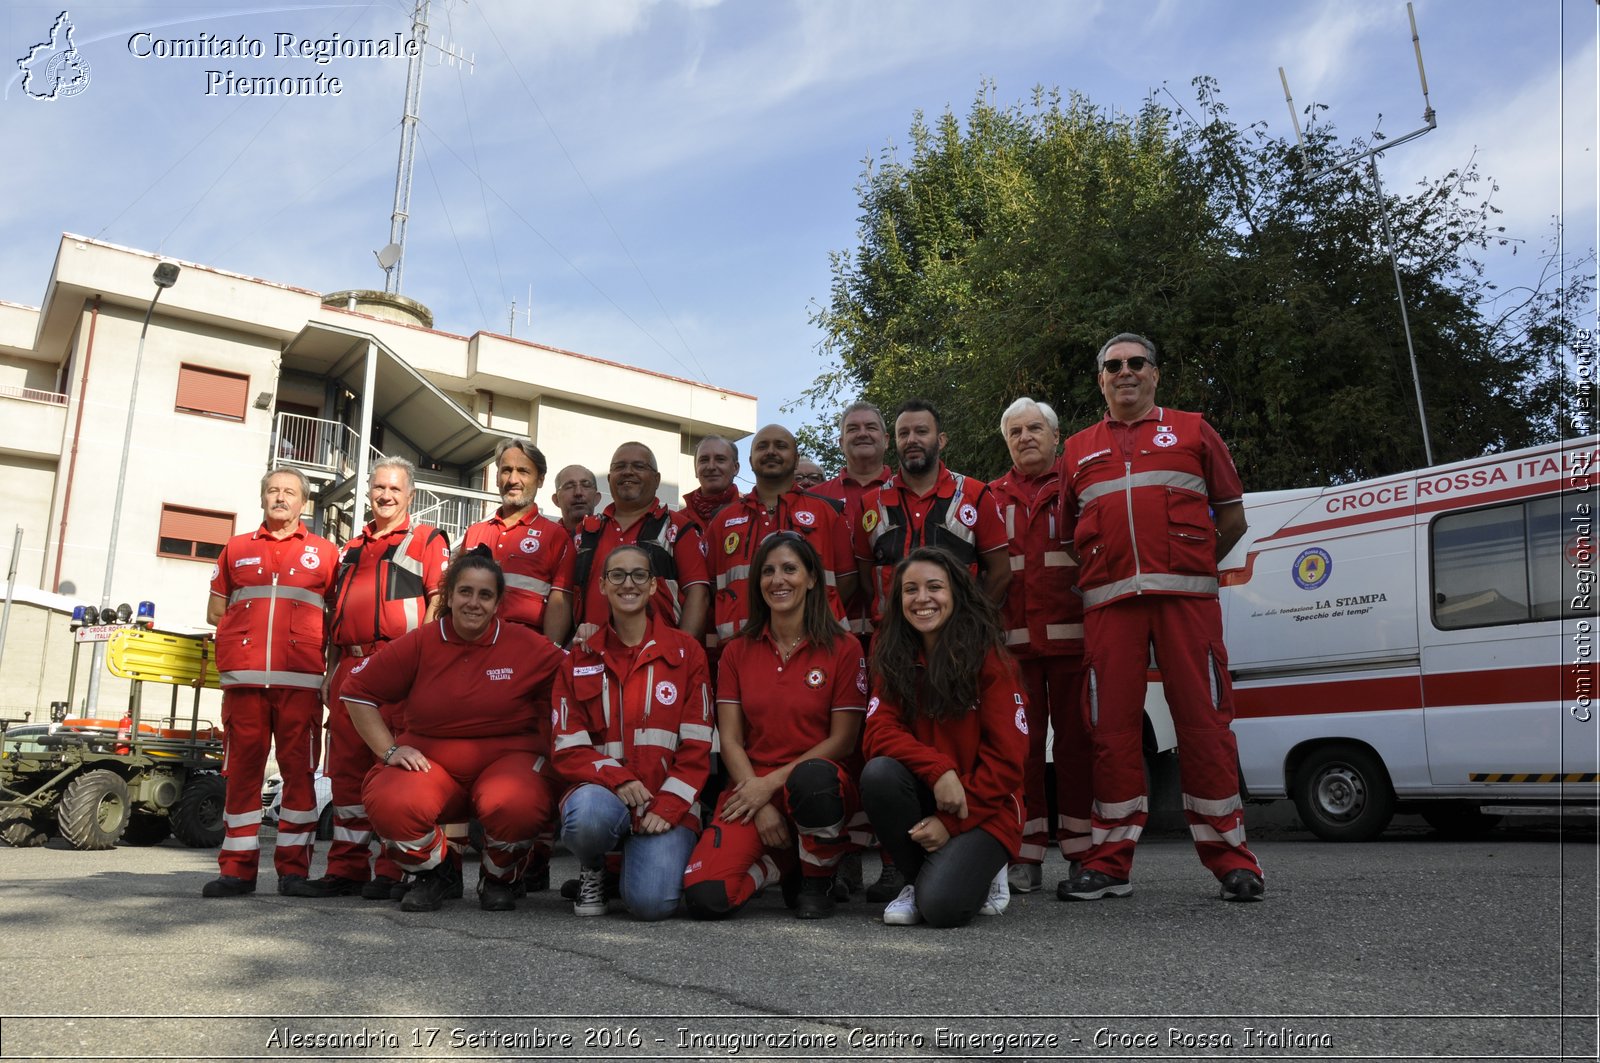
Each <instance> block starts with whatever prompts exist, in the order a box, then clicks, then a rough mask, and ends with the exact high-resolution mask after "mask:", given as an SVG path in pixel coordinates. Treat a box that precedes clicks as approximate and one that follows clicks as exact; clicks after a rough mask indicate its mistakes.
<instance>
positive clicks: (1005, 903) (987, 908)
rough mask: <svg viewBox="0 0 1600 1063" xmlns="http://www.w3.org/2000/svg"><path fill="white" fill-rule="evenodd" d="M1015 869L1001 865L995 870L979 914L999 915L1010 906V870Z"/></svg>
mask: <svg viewBox="0 0 1600 1063" xmlns="http://www.w3.org/2000/svg"><path fill="white" fill-rule="evenodd" d="M1020 866H1023V867H1027V866H1030V865H1027V864H1023V865H1020ZM1036 869H1037V868H1036ZM1015 870H1016V868H1014V867H1013V868H1006V867H1002V868H1001V869H1000V870H999V871H997V872H995V876H994V881H993V882H991V883H989V899H988V900H986V901H984V902H983V907H981V908H979V909H978V914H979V915H1000V914H1002V913H1003V912H1004V911H1005V910H1006V909H1007V908H1009V907H1010V906H1011V872H1012V871H1015Z"/></svg>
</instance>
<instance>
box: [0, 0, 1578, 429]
mask: <svg viewBox="0 0 1600 1063" xmlns="http://www.w3.org/2000/svg"><path fill="white" fill-rule="evenodd" d="M411 6H412V4H411V0H372V2H357V3H300V4H252V3H223V2H206V3H182V2H167V3H136V2H130V0H116V2H114V3H113V2H105V0H101V2H93V3H74V4H71V6H69V7H67V9H66V10H67V11H68V12H69V14H70V17H71V19H72V21H73V23H74V25H75V27H76V29H75V43H76V45H77V48H78V50H79V52H80V54H81V55H82V57H83V58H84V60H86V61H87V63H88V64H89V69H90V81H89V84H88V86H87V88H85V89H84V91H82V92H81V93H79V94H77V95H75V96H73V97H71V98H58V99H55V100H52V101H40V100H35V99H30V98H28V97H27V96H26V94H25V93H24V92H23V91H22V86H21V81H20V74H18V73H17V72H16V65H15V60H16V59H17V58H18V57H21V56H23V55H25V54H26V53H27V51H28V49H29V47H30V46H31V45H33V44H36V43H38V42H39V41H40V40H42V39H44V38H45V37H47V36H48V33H49V30H50V27H51V24H52V23H53V22H54V20H55V18H56V16H57V15H58V14H59V13H60V12H61V10H62V4H61V0H56V2H55V3H51V4H40V3H34V2H32V0H8V2H7V3H6V5H5V8H4V11H3V12H0V35H3V48H0V51H3V53H4V58H5V60H6V65H5V68H4V71H3V73H0V77H5V78H7V79H8V80H6V81H5V83H4V89H5V98H4V99H3V100H0V121H3V123H4V131H5V143H6V145H7V148H8V151H7V155H8V158H9V164H8V165H7V166H5V167H3V168H0V233H3V235H4V244H5V248H6V253H5V255H4V256H3V258H0V299H4V300H7V301H11V302H18V303H25V304H30V305H37V304H38V302H39V301H40V299H41V297H42V295H43V291H44V286H45V283H46V281H47V279H48V272H49V263H50V261H51V258H52V256H53V254H54V251H55V247H56V243H57V241H58V239H59V237H60V234H61V233H62V232H63V231H69V232H75V233H82V234H86V235H89V236H95V237H99V238H101V239H105V240H109V241H112V242H115V243H119V244H123V245H127V246H131V247H136V248H141V249H148V250H155V251H160V252H161V253H164V254H168V255H172V256H174V257H178V258H183V259H187V260H190V261H196V262H201V263H205V264H207V265H212V266H217V267H220V268H224V269H228V270H234V271H238V272H241V273H246V274H251V275H255V276H259V277H263V278H266V279H269V280H273V281H278V282H282V283H286V284H292V285H296V286H301V287H306V288H312V289H317V290H324V291H331V290H337V289H343V288H351V287H382V282H383V276H382V273H381V271H380V270H379V269H378V267H377V265H376V263H375V261H374V258H373V252H374V251H375V250H376V249H377V248H380V247H382V246H383V245H384V244H385V243H386V242H387V241H388V232H389V215H390V210H391V207H392V204H393V197H394V178H395V162H396V155H397V151H398V145H399V119H400V112H401V103H402V97H403V93H404V85H405V63H404V61H403V60H397V59H347V60H336V61H334V62H332V63H329V64H328V65H325V66H319V65H316V64H314V63H312V62H310V61H308V60H305V59H278V58H274V57H273V54H272V53H273V46H274V34H277V33H289V34H293V35H294V36H295V37H313V38H325V37H329V36H331V35H333V34H334V33H337V34H339V35H340V36H342V37H345V38H357V39H360V38H377V37H388V36H391V35H392V34H393V33H395V32H396V31H405V30H406V29H407V26H408V23H409V12H410V9H411ZM1416 9H1417V20H1418V25H1419V29H1420V31H1421V35H1422V47H1423V54H1424V58H1425V60H1426V64H1427V74H1428V82H1429V88H1430V90H1431V93H1432V102H1433V105H1434V107H1435V108H1436V110H1437V111H1438V115H1439V128H1438V129H1437V130H1436V131H1434V132H1433V133H1430V134H1428V135H1427V136H1425V137H1423V138H1421V139H1420V140H1418V141H1416V142H1414V143H1411V144H1408V145H1404V146H1402V147H1400V148H1398V149H1396V150H1395V151H1394V153H1393V154H1392V156H1389V157H1387V158H1386V159H1385V160H1384V161H1383V163H1382V166H1383V173H1384V180H1385V183H1386V184H1387V186H1388V187H1389V188H1390V189H1391V190H1403V189H1406V188H1408V187H1409V186H1411V185H1413V184H1414V183H1415V182H1416V181H1418V180H1420V179H1423V178H1425V177H1427V176H1430V175H1440V174H1443V173H1445V172H1447V171H1448V170H1449V169H1450V168H1451V167H1454V166H1459V165H1462V164H1465V163H1466V162H1467V161H1468V160H1469V159H1471V158H1472V157H1473V156H1474V153H1476V159H1477V162H1478V163H1479V164H1480V165H1481V167H1482V169H1483V171H1484V172H1485V173H1487V174H1489V175H1492V176H1493V177H1494V178H1495V179H1496V181H1497V182H1498V184H1499V186H1500V187H1499V191H1498V192H1496V193H1495V202H1496V203H1497V204H1498V205H1499V206H1500V207H1501V208H1503V209H1504V210H1505V214H1504V215H1503V217H1502V221H1503V223H1504V224H1505V225H1506V226H1507V233H1508V235H1510V236H1513V237H1516V238H1518V239H1519V240H1521V241H1525V242H1523V243H1520V244H1518V245H1517V247H1518V253H1517V255H1516V256H1515V257H1511V256H1509V255H1506V254H1505V253H1503V252H1501V253H1496V255H1494V256H1493V257H1492V258H1491V260H1490V267H1491V274H1492V275H1493V277H1494V278H1495V279H1497V280H1499V281H1500V282H1501V283H1502V284H1503V285H1505V286H1507V287H1510V286H1512V285H1515V284H1520V283H1528V282H1529V281H1530V280H1531V278H1532V277H1533V276H1534V275H1535V274H1536V273H1537V268H1538V261H1539V256H1541V255H1544V254H1547V253H1549V251H1550V234H1551V224H1552V222H1553V220H1554V219H1555V218H1557V217H1561V218H1564V219H1565V222H1566V225H1567V246H1566V250H1567V254H1568V257H1569V258H1572V259H1577V258H1581V257H1582V256H1583V255H1584V254H1586V253H1588V251H1589V250H1590V249H1591V248H1593V247H1594V246H1595V243H1596V221H1595V218H1596V213H1595V198H1596V168H1595V167H1596V161H1595V150H1594V149H1595V128H1596V106H1595V100H1596V48H1595V42H1596V8H1595V5H1594V4H1593V3H1592V2H1588V0H1521V2H1516V3H1508V2H1504V0H1449V2H1446V0H1419V2H1418V3H1417V4H1416ZM1563 15H1564V20H1563ZM432 23H433V32H432V34H431V38H430V39H431V40H432V41H433V42H435V43H448V44H450V45H451V46H453V47H455V48H457V49H459V50H460V51H462V52H464V53H467V54H470V55H471V56H472V57H473V58H474V60H475V63H474V66H473V69H472V70H471V71H470V72H464V71H463V70H461V69H460V68H458V67H453V66H441V65H439V64H438V62H437V55H436V54H434V55H432V56H430V61H429V65H428V67H427V70H426V73H425V75H424V82H423V88H422V108H421V113H422V119H423V123H424V129H423V134H422V149H421V150H420V151H419V152H418V159H417V168H416V174H415V183H414V189H413V194H412V202H411V223H410V234H409V240H408V245H407V254H406V260H405V276H404V284H403V288H402V290H403V292H404V293H405V294H407V295H409V296H411V297H413V298H416V299H419V300H420V301H422V302H423V303H425V304H427V305H428V306H429V307H430V308H431V309H432V310H433V311H434V314H435V316H436V321H437V324H438V327H440V328H443V329H445V330H448V331H451V332H457V333H464V334H470V333H472V332H474V331H476V330H478V329H489V330H492V331H497V332H505V331H507V330H508V327H509V325H508V320H509V315H510V305H511V303H512V301H513V300H515V302H516V305H517V308H518V310H519V311H523V312H525V311H527V310H528V299H529V290H530V287H531V289H532V302H533V305H532V321H531V323H530V322H529V320H528V318H527V316H525V313H524V315H523V316H521V318H520V320H518V321H517V323H516V325H515V334H516V335H518V336H521V337H527V338H531V339H535V340H538V341H541V342H546V343H550V344H553V345H556V346H559V347H566V348H569V349H573V350H578V351H582V352H584V353H587V354H593V355H597V356H601V357H605V358H612V359H617V360H621V361H625V362H629V363H631V364H635V365H638V366H642V367H645V368H649V369H653V370H658V371H661V372H666V373H672V374H675V375H679V376H687V377H694V378H698V379H703V380H708V381H709V382H711V383H713V384H716V385H719V386H723V387H728V388H732V389H734V390H737V391H742V392H746V393H750V394H754V395H756V396H757V397H758V398H759V399H760V417H761V419H762V420H763V421H768V420H781V421H784V422H785V423H790V424H795V423H797V422H798V421H799V420H800V416H799V415H793V414H788V415H786V414H783V413H781V412H780V409H779V407H780V404H782V403H784V402H786V401H789V400H791V399H793V398H795V397H796V396H797V395H798V394H799V393H800V391H801V390H802V389H803V388H805V387H806V386H807V385H808V384H810V383H811V381H812V380H813V379H814V378H815V376H816V375H817V374H818V373H819V372H820V371H821V370H822V369H823V368H824V366H823V361H822V358H821V356H820V354H819V353H818V351H817V342H818V339H819V333H818V331H817V330H816V329H815V328H814V327H813V326H812V325H811V324H809V321H808V318H809V316H810V314H811V312H812V310H813V308H814V307H815V306H816V305H817V304H819V303H820V302H823V301H825V300H826V299H827V297H828V290H829V281H830V274H829V266H828V256H829V253H830V252H833V251H843V250H848V249H850V248H851V247H853V246H854V241H855V228H856V221H857V213H858V200H857V197H856V193H855V185H856V182H857V180H858V179H859V177H860V174H861V171H862V164H863V161H864V160H865V159H866V158H868V157H869V156H877V155H878V154H879V153H881V152H883V151H885V150H888V149H890V148H891V147H892V146H894V145H896V144H899V145H902V146H903V145H904V144H905V140H906V131H907V129H908V127H909V125H910V122H911V119H912V115H913V112H914V111H916V110H918V109H922V110H924V111H925V112H927V113H929V114H930V115H932V114H937V113H939V112H941V111H943V110H944V109H945V108H947V107H951V108H954V109H955V110H956V111H957V112H958V113H965V111H966V109H967V107H968V105H969V103H970V102H971V100H972V99H973V97H974V96H975V94H976V92H977V91H978V88H979V85H980V82H981V80H982V79H985V78H987V79H990V80H992V81H993V82H994V85H995V98H996V100H997V101H999V102H1010V101H1015V100H1020V99H1024V98H1026V97H1027V96H1028V94H1029V91H1030V89H1031V88H1032V87H1033V86H1034V85H1045V86H1059V87H1060V88H1061V89H1062V90H1063V91H1071V90H1077V91H1079V92H1081V93H1083V94H1085V95H1086V96H1087V97H1088V98H1089V99H1090V100H1092V101H1093V102H1094V103H1096V104H1099V105H1101V106H1103V107H1106V108H1115V109H1120V110H1124V111H1133V110H1136V109H1137V108H1138V107H1139V105H1140V104H1141V102H1142V101H1143V100H1144V99H1145V97H1146V95H1147V94H1148V93H1149V92H1150V91H1151V90H1152V89H1157V88H1159V87H1160V86H1162V85H1166V86H1168V87H1169V88H1170V89H1171V91H1172V92H1173V93H1174V94H1176V95H1177V96H1178V97H1179V98H1180V99H1181V100H1183V101H1184V102H1185V103H1192V94H1191V93H1190V91H1189V82H1190V79H1191V78H1193V77H1195V76H1196V75H1200V74H1211V75H1214V76H1216V77H1217V78H1218V79H1220V81H1221V85H1222V90H1223V94H1224V99H1225V101H1226V102H1227V104H1228V106H1229V108H1230V113H1231V116H1232V117H1233V118H1234V119H1236V120H1237V121H1240V122H1241V123H1243V122H1249V121H1255V120H1262V121H1265V122H1266V123H1267V125H1268V127H1269V129H1270V131H1271V132H1273V133H1274V134H1288V132H1289V126H1288V116H1287V110H1286V108H1285V105H1284V101H1283V94H1282V90H1281V88H1280V86H1279V82H1278V74H1277V68H1278V67H1279V66H1280V65H1282V66H1285V67H1286V68H1287V69H1288V73H1289V78H1290V85H1291V87H1292V89H1293V90H1294V93H1295V99H1296V102H1297V104H1299V105H1301V106H1304V105H1306V104H1309V103H1311V102H1318V103H1323V104H1327V105H1329V106H1330V108H1331V110H1330V111H1329V113H1328V117H1329V118H1330V119H1331V120H1332V121H1333V122H1334V123H1335V124H1336V126H1337V127H1338V129H1339V131H1340V132H1341V133H1342V134H1345V135H1352V134H1365V133H1367V132H1368V131H1369V130H1371V129H1372V128H1374V126H1375V125H1377V124H1378V123H1379V117H1378V116H1379V115H1380V114H1381V115H1382V119H1381V128H1382V130H1383V131H1384V132H1385V133H1386V134H1388V135H1390V136H1395V135H1398V134H1400V133H1403V132H1407V131H1409V130H1411V129H1414V128H1416V127H1418V126H1419V125H1421V113H1422V102H1421V98H1420V92H1419V90H1418V85H1417V73H1416V65H1415V61H1414V59H1413V56H1412V50H1411V42H1410V33H1409V29H1408V24H1407V21H1406V10H1405V4H1404V2H1403V0H1331V2H1318V0H1307V2H1287V3H1283V2H1279V3H1270V2H1256V0H1151V2H1139V0H1125V2H1121V3H1094V2H1053V3H1044V2H1035V3H1017V2H978V0H916V2H898V0H871V2H869V0H808V2H787V0H759V2H758V0H724V2H720V3H719V2H716V0H581V2H580V0H573V2H566V0H562V2H539V3H534V2H530V0H435V2H434V4H433V18H432ZM141 31H145V32H148V33H149V34H151V35H152V36H153V37H154V38H160V39H163V40H170V39H173V38H182V39H189V40H192V39H194V38H197V37H198V36H199V35H200V34H202V33H205V34H210V35H213V36H215V37H222V38H237V37H239V36H240V35H244V36H246V37H249V38H253V39H260V40H262V41H263V43H264V45H265V49H266V52H267V56H266V57H265V58H262V59H254V58H245V59H230V58H209V59H185V58H160V57H150V58H138V57H136V56H135V55H133V54H131V52H130V48H129V38H130V37H132V36H133V35H134V34H136V33H139V32H141ZM210 69H219V70H230V69H231V70H233V71H234V72H235V73H236V74H238V75H240V76H243V77H280V76H285V75H291V76H299V77H305V76H314V75H316V74H318V73H321V74H326V75H331V76H337V77H339V78H340V79H341V81H342V83H343V92H342V94H341V95H339V96H337V97H335V96H321V97H301V98H290V99H285V98H273V97H254V98H249V97H237V96H234V97H229V96H225V95H212V96H208V95H206V87H207V76H206V73H205V72H206V71H207V70H210ZM1585 268H1590V269H1592V266H1591V267H1585ZM1129 324H1130V326H1131V327H1137V324H1138V323H1137V322H1130V323H1129Z"/></svg>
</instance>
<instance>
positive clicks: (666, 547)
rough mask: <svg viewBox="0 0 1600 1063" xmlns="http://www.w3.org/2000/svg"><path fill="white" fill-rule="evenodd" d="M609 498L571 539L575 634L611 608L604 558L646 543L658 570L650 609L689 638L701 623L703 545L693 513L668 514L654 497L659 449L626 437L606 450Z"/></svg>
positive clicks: (599, 621)
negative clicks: (605, 589)
mask: <svg viewBox="0 0 1600 1063" xmlns="http://www.w3.org/2000/svg"><path fill="white" fill-rule="evenodd" d="M606 483H607V485H608V486H609V487H610V488H611V504H610V505H609V506H607V507H606V508H605V510H604V511H602V512H600V513H596V514H592V515H590V516H588V517H585V518H584V520H583V523H582V524H580V525H579V526H578V533H577V535H576V537H575V539H574V541H575V542H576V544H577V558H576V564H575V566H574V582H575V584H576V586H577V588H578V623H579V628H578V637H579V638H583V637H586V636H587V635H588V634H589V633H590V632H591V631H593V630H595V629H598V628H600V627H603V626H604V625H605V622H606V619H607V618H608V617H609V616H610V615H611V612H610V610H611V607H610V605H609V604H608V603H607V602H606V598H605V595H604V593H602V591H601V589H600V588H601V583H602V580H601V578H600V567H601V563H602V562H604V561H605V558H606V555H607V554H609V553H611V551H612V550H614V549H616V548H617V547H619V546H623V545H630V546H631V545H637V546H642V547H644V549H645V551H646V552H647V553H649V555H650V571H651V573H652V574H654V576H655V577H656V593H655V597H654V598H652V599H651V601H650V607H651V610H652V611H653V612H654V613H655V615H656V616H658V617H660V618H661V619H662V620H663V621H665V622H666V623H668V624H671V625H672V626H673V627H676V628H677V629H678V630H680V631H682V632H684V633H685V634H687V635H689V636H690V637H692V638H699V637H700V636H701V634H702V633H703V632H704V630H705V624H706V608H707V603H708V599H709V594H708V591H707V586H706V585H707V582H708V581H707V576H706V550H705V546H704V544H703V543H702V542H701V539H700V526H699V525H698V524H697V523H695V520H694V516H693V514H691V513H689V512H687V511H682V510H680V511H679V512H677V513H673V512H671V511H670V510H668V509H667V507H666V506H665V505H663V504H662V503H661V501H660V499H658V498H657V497H656V492H657V490H659V489H660V487H661V472H660V470H659V469H657V468H656V456H655V454H654V453H653V452H652V451H651V450H650V448H649V447H647V446H645V445H644V444H643V443H624V444H622V446H620V447H618V448H617V450H616V453H614V454H613V455H612V456H611V466H610V469H609V471H608V472H607V474H606Z"/></svg>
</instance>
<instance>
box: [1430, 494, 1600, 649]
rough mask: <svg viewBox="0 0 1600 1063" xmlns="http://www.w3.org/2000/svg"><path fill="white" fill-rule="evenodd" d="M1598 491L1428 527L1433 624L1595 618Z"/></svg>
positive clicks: (1450, 516)
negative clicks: (1582, 577)
mask: <svg viewBox="0 0 1600 1063" xmlns="http://www.w3.org/2000/svg"><path fill="white" fill-rule="evenodd" d="M1595 504H1596V492H1594V491H1587V492H1569V493H1565V494H1563V495H1560V496H1557V497H1550V498H1539V499H1534V500H1533V501H1531V502H1525V503H1524V502H1515V503H1512V504H1510V505H1505V506H1496V507H1494V508H1492V509H1479V510H1473V511H1471V512H1469V513H1451V514H1448V515H1447V516H1443V517H1440V518H1439V519H1438V520H1437V521H1435V522H1434V525H1433V622H1434V624H1435V626H1437V627H1439V628H1441V629H1445V630H1449V629H1454V628H1468V627H1490V626H1493V625H1496V624H1516V623H1522V622H1525V621H1529V620H1557V619H1560V618H1562V617H1565V616H1587V615H1593V612H1594V609H1593V605H1592V602H1593V597H1592V594H1593V591H1594V589H1595V588H1594V583H1593V579H1592V576H1589V577H1588V578H1589V582H1587V583H1580V582H1579V577H1580V575H1583V574H1585V573H1590V574H1592V573H1593V572H1594V556H1595V553H1594V527H1593V518H1594V514H1595V512H1596V509H1595Z"/></svg>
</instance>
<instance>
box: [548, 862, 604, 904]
mask: <svg viewBox="0 0 1600 1063" xmlns="http://www.w3.org/2000/svg"><path fill="white" fill-rule="evenodd" d="M578 885H579V882H578V880H577V879H575V878H569V879H567V880H566V881H565V882H563V883H562V884H561V899H562V900H564V901H575V900H577V899H578ZM546 888H548V886H547V887H546ZM620 896H622V875H621V874H620V873H619V872H616V871H609V870H608V871H607V872H606V900H608V901H614V900H616V899H617V898H618V897H620Z"/></svg>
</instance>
